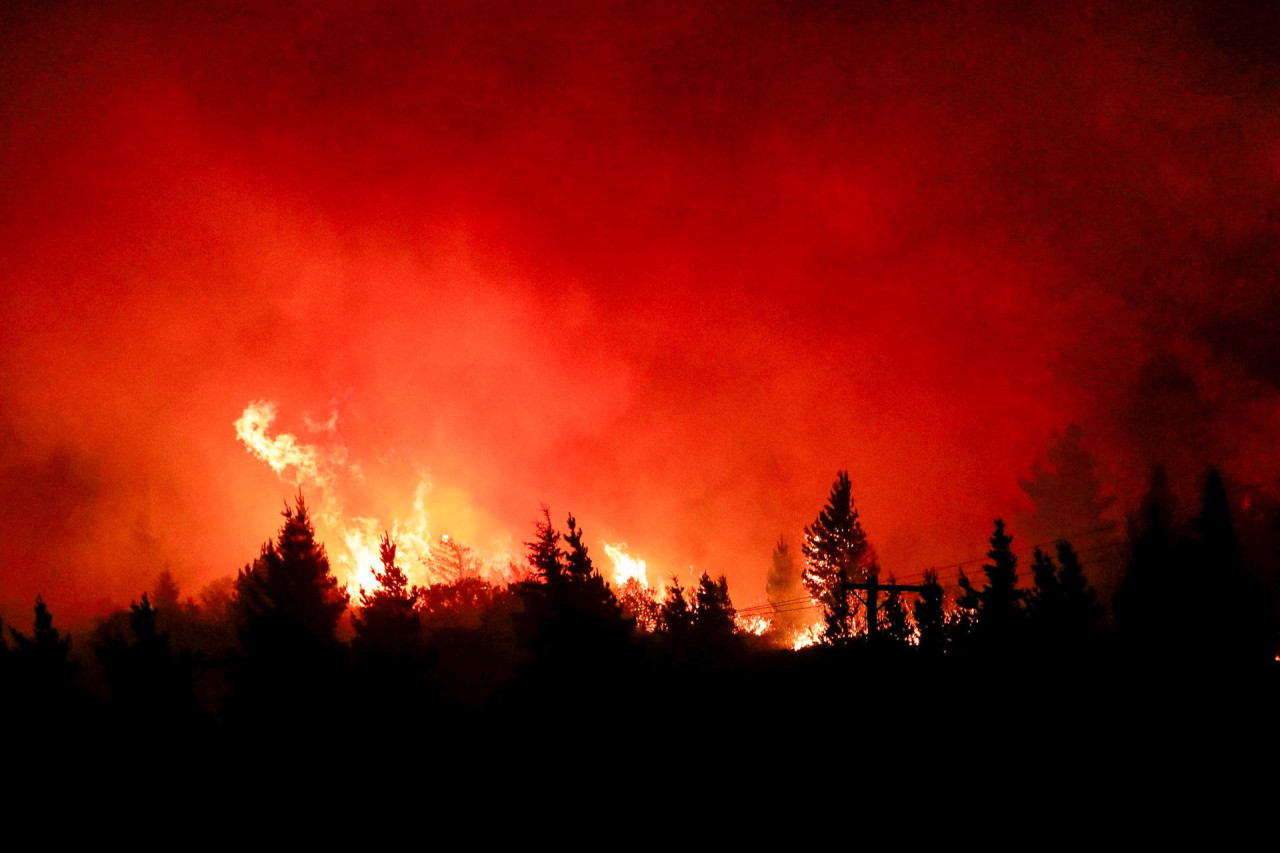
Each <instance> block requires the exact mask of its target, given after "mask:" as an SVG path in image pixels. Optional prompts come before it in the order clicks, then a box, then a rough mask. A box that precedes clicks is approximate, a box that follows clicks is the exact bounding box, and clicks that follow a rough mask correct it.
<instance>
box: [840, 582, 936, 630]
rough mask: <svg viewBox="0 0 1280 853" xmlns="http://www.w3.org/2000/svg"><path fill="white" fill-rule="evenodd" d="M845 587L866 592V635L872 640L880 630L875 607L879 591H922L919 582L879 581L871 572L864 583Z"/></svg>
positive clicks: (877, 604) (877, 602) (922, 588)
mask: <svg viewBox="0 0 1280 853" xmlns="http://www.w3.org/2000/svg"><path fill="white" fill-rule="evenodd" d="M845 588H846V589H851V590H857V589H860V590H863V591H865V592H866V594H867V598H866V601H865V604H866V605H867V637H868V638H870V639H872V640H874V639H875V637H876V632H878V631H879V630H880V627H879V625H878V624H877V621H878V620H877V619H876V609H877V608H878V606H879V599H880V593H882V592H885V593H894V592H924V586H922V585H920V584H905V583H885V584H882V583H880V576H879V575H878V574H877V573H875V572H872V573H871V574H869V575H867V580H866V583H851V584H848V585H846V587H845Z"/></svg>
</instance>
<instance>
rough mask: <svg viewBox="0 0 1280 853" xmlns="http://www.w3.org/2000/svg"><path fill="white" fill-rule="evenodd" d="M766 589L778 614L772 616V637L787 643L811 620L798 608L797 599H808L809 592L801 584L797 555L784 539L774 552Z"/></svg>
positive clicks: (779, 538) (780, 539)
mask: <svg viewBox="0 0 1280 853" xmlns="http://www.w3.org/2000/svg"><path fill="white" fill-rule="evenodd" d="M764 589H765V595H767V596H768V599H769V603H770V604H772V605H774V607H775V612H774V613H773V614H772V615H771V616H770V622H771V627H770V633H771V634H774V635H776V636H777V637H778V638H779V639H781V640H782V641H786V640H788V639H789V638H790V637H792V636H793V635H794V634H795V633H796V631H798V630H800V629H801V628H802V627H803V626H804V625H805V624H806V622H807V620H808V617H807V615H806V614H805V612H804V611H803V610H801V609H800V608H798V607H796V606H795V602H796V599H799V598H803V597H805V596H807V595H808V592H807V591H806V590H805V588H804V584H803V583H801V581H800V568H799V566H797V565H796V557H795V552H794V551H793V550H792V549H791V546H790V545H789V544H787V540H786V539H785V538H783V537H781V536H779V537H778V544H777V545H775V546H774V548H773V554H772V555H771V559H770V566H769V573H768V575H767V576H766V577H765V588H764Z"/></svg>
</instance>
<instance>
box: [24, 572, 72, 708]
mask: <svg viewBox="0 0 1280 853" xmlns="http://www.w3.org/2000/svg"><path fill="white" fill-rule="evenodd" d="M9 633H10V635H11V636H12V637H13V642H14V657H15V658H16V663H17V666H18V667H19V669H20V671H21V673H22V675H23V676H25V677H26V678H27V679H28V680H29V684H30V685H31V686H32V687H34V688H35V689H37V690H43V691H48V692H60V691H66V690H67V689H69V688H70V687H71V686H72V684H73V683H74V681H75V677H76V670H77V666H76V664H75V662H74V661H72V660H71V638H70V637H64V636H62V635H61V634H60V633H59V632H58V629H57V628H55V627H54V626H53V614H52V613H50V612H49V608H48V606H47V605H46V604H45V603H44V598H42V597H41V596H38V595H37V596H36V606H35V624H34V630H33V632H32V634H31V636H30V637H28V636H27V635H25V634H23V633H21V632H20V631H18V630H16V629H13V628H10V629H9Z"/></svg>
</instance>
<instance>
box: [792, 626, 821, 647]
mask: <svg viewBox="0 0 1280 853" xmlns="http://www.w3.org/2000/svg"><path fill="white" fill-rule="evenodd" d="M821 638H822V629H821V628H819V627H818V626H817V625H810V626H808V627H807V628H805V629H804V630H802V631H800V632H799V633H797V634H796V637H795V639H794V640H792V641H791V648H792V649H793V650H794V651H797V652H798V651H800V650H801V649H807V648H808V647H809V646H812V645H815V644H816V643H817V642H818V640H820V639H821Z"/></svg>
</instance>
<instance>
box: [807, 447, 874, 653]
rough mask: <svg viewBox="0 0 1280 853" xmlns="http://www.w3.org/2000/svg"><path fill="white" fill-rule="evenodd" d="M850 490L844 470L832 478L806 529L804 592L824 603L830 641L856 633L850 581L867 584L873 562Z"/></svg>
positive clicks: (845, 638)
mask: <svg viewBox="0 0 1280 853" xmlns="http://www.w3.org/2000/svg"><path fill="white" fill-rule="evenodd" d="M852 491H853V487H852V485H851V484H850V482H849V474H848V472H847V471H840V472H838V473H837V475H836V481H835V484H834V485H833V486H832V487H831V496H830V498H829V499H828V500H827V505H826V506H825V507H823V509H822V511H821V512H820V513H819V514H818V518H817V519H816V520H815V521H814V523H813V524H811V525H810V526H808V527H806V528H805V530H804V543H803V544H802V546H801V551H802V553H803V554H804V559H805V567H804V572H803V574H802V576H801V578H802V580H803V582H804V586H805V589H807V590H808V591H809V594H810V595H811V596H812V597H813V598H814V600H816V601H817V602H818V603H819V604H821V605H822V609H823V621H824V623H825V629H824V632H823V638H824V640H825V641H826V642H828V643H842V642H846V641H848V640H849V639H851V638H852V637H853V635H854V630H855V629H854V616H855V615H856V610H857V606H856V604H855V601H856V599H855V598H854V596H853V595H852V590H851V589H850V588H849V585H850V584H851V583H860V582H863V581H865V580H866V578H867V573H868V571H869V568H870V565H871V563H872V561H873V555H872V553H871V549H870V546H869V545H868V543H867V537H866V534H865V533H864V532H863V530H862V524H861V523H860V522H859V521H858V512H857V510H856V509H854V506H853V497H852Z"/></svg>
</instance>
